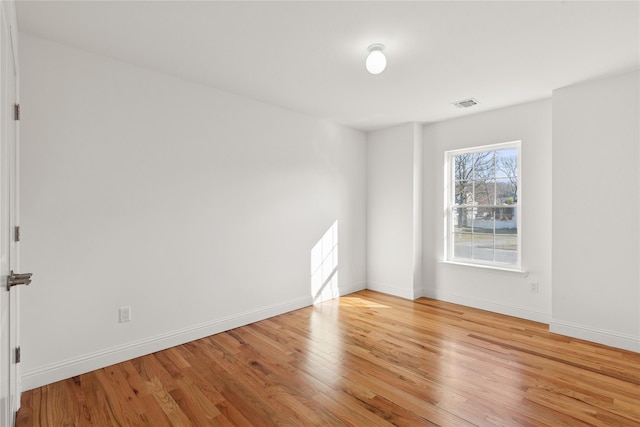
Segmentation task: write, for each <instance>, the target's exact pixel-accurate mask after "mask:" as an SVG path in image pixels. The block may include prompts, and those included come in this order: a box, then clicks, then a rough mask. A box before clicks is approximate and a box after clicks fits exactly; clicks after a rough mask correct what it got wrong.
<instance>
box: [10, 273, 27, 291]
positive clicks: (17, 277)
mask: <svg viewBox="0 0 640 427" xmlns="http://www.w3.org/2000/svg"><path fill="white" fill-rule="evenodd" d="M32 275H33V273H22V274H17V273H14V272H13V270H11V273H9V275H8V276H7V290H8V291H10V290H11V288H12V287H14V286H17V285H28V284H29V283H31V276H32Z"/></svg>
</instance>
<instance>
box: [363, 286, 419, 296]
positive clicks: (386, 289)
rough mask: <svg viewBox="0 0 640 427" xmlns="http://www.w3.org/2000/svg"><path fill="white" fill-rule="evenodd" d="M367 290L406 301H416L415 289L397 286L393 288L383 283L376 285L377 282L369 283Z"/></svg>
mask: <svg viewBox="0 0 640 427" xmlns="http://www.w3.org/2000/svg"><path fill="white" fill-rule="evenodd" d="M367 289H370V290H372V291H376V292H382V293H383V294H389V295H393V296H396V297H400V298H404V299H409V300H414V299H415V292H414V290H413V289H405V288H399V287H397V286H391V285H386V284H383V283H376V282H368V283H367Z"/></svg>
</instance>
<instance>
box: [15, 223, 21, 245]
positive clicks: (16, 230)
mask: <svg viewBox="0 0 640 427" xmlns="http://www.w3.org/2000/svg"><path fill="white" fill-rule="evenodd" d="M15 241H16V242H19V241H20V226H19V225H16V229H15Z"/></svg>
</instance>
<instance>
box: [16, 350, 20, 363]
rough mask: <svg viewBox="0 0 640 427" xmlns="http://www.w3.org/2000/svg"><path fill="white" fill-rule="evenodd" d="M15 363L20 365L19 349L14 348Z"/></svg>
mask: <svg viewBox="0 0 640 427" xmlns="http://www.w3.org/2000/svg"><path fill="white" fill-rule="evenodd" d="M16 363H20V347H16Z"/></svg>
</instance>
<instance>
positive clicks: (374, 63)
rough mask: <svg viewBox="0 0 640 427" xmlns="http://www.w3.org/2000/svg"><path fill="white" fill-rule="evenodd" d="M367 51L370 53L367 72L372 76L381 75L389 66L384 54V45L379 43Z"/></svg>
mask: <svg viewBox="0 0 640 427" xmlns="http://www.w3.org/2000/svg"><path fill="white" fill-rule="evenodd" d="M367 50H368V51H369V56H367V62H366V66H367V71H368V72H370V73H371V74H380V73H381V72H383V71H384V68H385V67H386V66H387V58H386V57H385V56H384V53H382V51H383V50H384V45H381V44H379V43H376V44H372V45H371V46H369V47H368V48H367Z"/></svg>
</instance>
